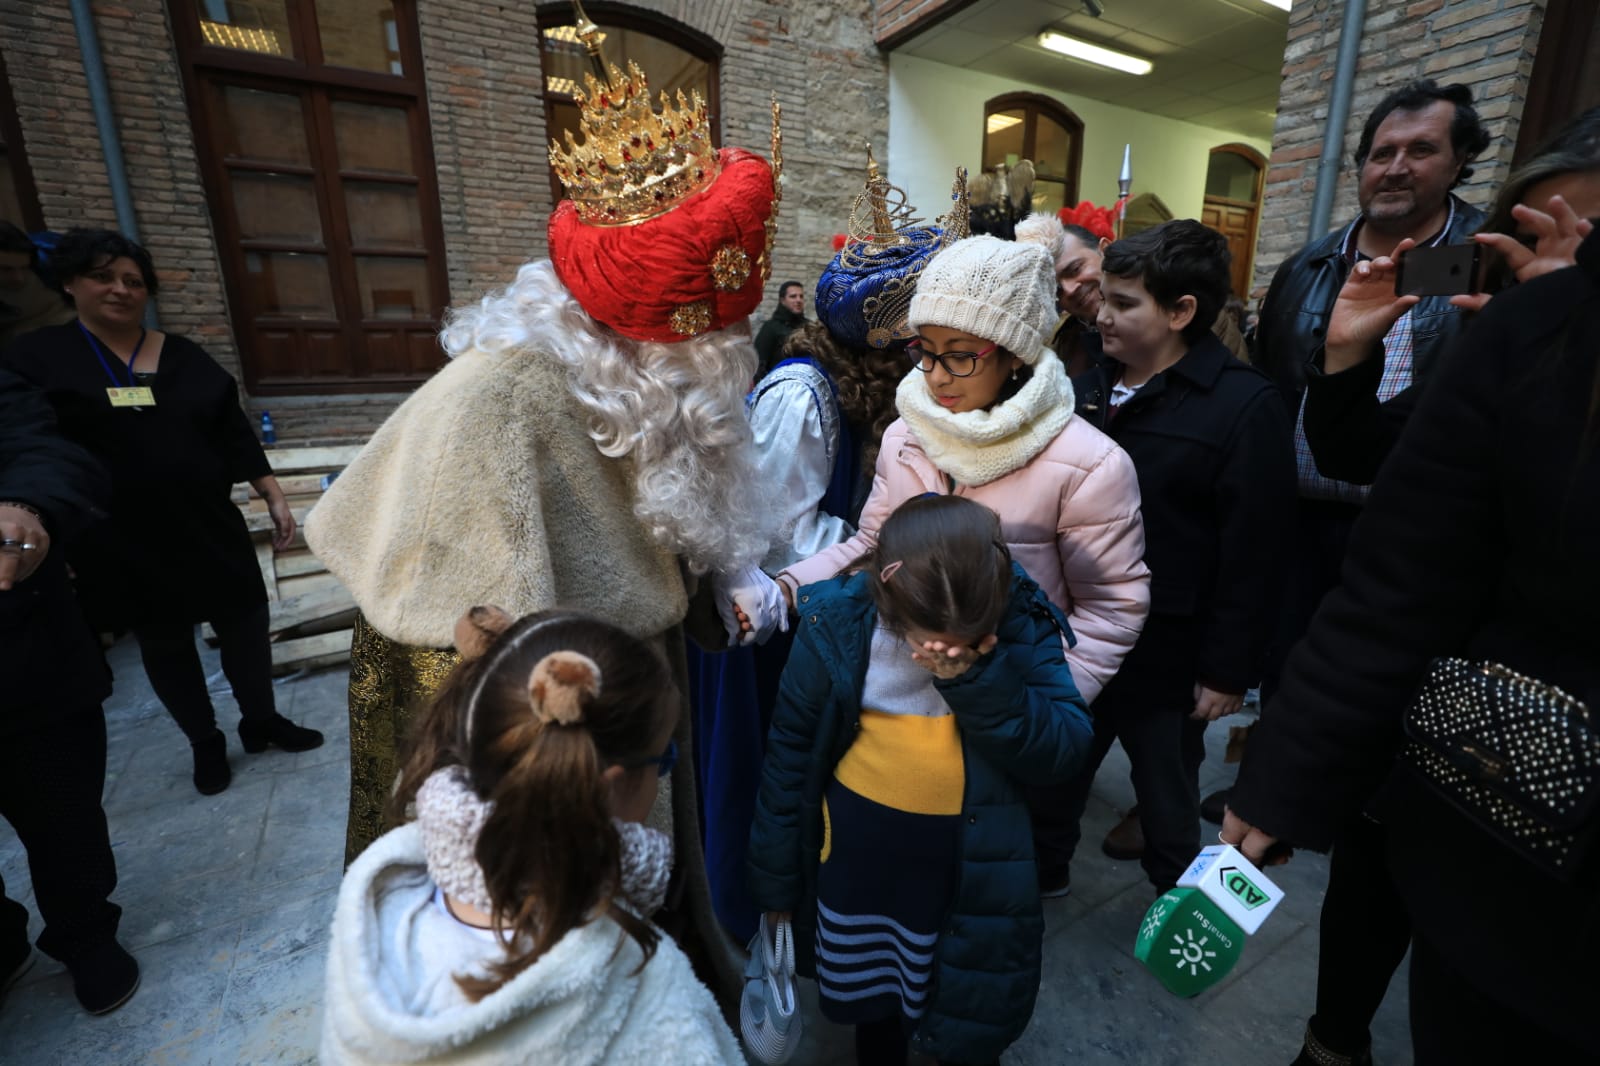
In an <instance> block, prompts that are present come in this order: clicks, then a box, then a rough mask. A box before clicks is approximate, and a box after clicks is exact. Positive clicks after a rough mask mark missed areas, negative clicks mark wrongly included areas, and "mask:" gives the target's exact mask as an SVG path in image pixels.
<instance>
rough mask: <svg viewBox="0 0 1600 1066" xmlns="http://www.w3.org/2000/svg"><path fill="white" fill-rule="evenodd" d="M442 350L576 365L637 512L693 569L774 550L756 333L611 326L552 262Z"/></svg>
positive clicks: (454, 334)
mask: <svg viewBox="0 0 1600 1066" xmlns="http://www.w3.org/2000/svg"><path fill="white" fill-rule="evenodd" d="M442 339H443V343H444V348H445V351H446V352H448V353H449V354H450V355H451V356H458V355H461V354H463V353H465V352H468V351H473V350H477V351H482V352H487V353H490V354H497V353H505V352H510V351H513V350H516V349H529V350H531V351H532V352H537V353H547V354H549V355H550V356H553V357H555V358H556V359H558V360H560V361H561V363H562V364H564V365H565V366H566V368H567V372H568V375H569V377H570V380H571V382H572V392H573V395H574V396H576V397H577V399H578V402H579V403H581V404H582V405H583V406H584V408H585V409H586V410H588V412H589V415H590V420H589V436H590V437H591V438H593V440H594V442H595V445H596V446H597V447H598V448H599V449H600V453H601V454H602V455H606V456H609V457H611V458H613V459H619V458H622V457H624V456H626V457H628V458H630V459H631V460H632V461H633V464H634V471H635V473H634V489H635V493H634V496H635V502H634V514H635V516H636V517H637V518H638V519H639V521H640V522H642V523H644V525H645V526H646V527H647V528H648V529H649V530H650V533H651V535H652V536H653V537H654V538H655V540H656V543H658V544H660V545H662V546H663V547H665V548H667V549H669V550H671V551H673V552H675V553H677V554H678V555H680V556H682V557H683V558H685V559H686V560H687V561H688V563H689V566H690V568H691V569H693V570H694V571H695V572H696V573H704V572H706V571H707V570H731V569H735V568H737V567H740V566H744V565H747V564H753V563H755V562H757V561H759V560H760V559H761V557H762V556H763V555H765V554H766V550H767V543H768V540H769V539H770V531H769V530H767V529H766V528H765V524H764V521H763V517H762V514H761V509H760V508H759V507H758V498H757V495H756V492H755V467H754V462H753V457H754V448H753V445H752V438H751V433H750V423H749V421H748V420H747V419H746V416H745V406H744V396H745V392H746V390H747V389H748V388H749V384H750V379H751V378H752V377H753V376H754V374H755V369H756V351H755V347H754V346H753V345H752V344H751V341H750V337H749V335H748V330H745V331H738V330H733V329H725V330H721V331H718V332H715V333H707V334H704V335H702V336H699V337H693V338H690V339H688V340H684V341H679V342H677V343H674V344H659V343H653V342H647V341H634V340H629V339H628V338H626V337H622V336H620V335H618V334H617V333H615V332H613V331H611V330H609V329H607V328H605V327H604V326H602V325H601V324H600V323H598V322H596V321H595V320H594V319H593V318H590V317H589V314H588V312H586V311H584V309H583V308H582V307H581V306H580V305H579V303H578V301H577V298H576V297H574V296H573V295H572V293H571V292H569V291H568V290H567V288H566V286H564V285H562V284H561V281H560V279H559V278H557V277H556V272H555V268H554V266H553V265H552V264H551V263H550V261H549V260H548V259H541V260H539V261H537V262H532V263H527V264H524V265H523V267H522V269H520V270H518V271H517V277H516V280H515V281H513V282H512V283H511V284H510V285H508V286H506V288H505V289H503V290H498V291H495V292H491V293H489V294H488V295H486V296H485V297H484V298H483V299H482V300H481V301H480V302H479V303H478V304H477V306H469V307H462V308H457V309H455V310H453V311H451V312H450V314H449V315H448V316H447V318H446V320H445V326H444V331H443V335H442Z"/></svg>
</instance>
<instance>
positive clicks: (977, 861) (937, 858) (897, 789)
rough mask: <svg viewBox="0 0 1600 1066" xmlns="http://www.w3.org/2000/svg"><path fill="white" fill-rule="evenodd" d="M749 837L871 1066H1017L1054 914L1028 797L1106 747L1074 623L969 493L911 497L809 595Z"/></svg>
mask: <svg viewBox="0 0 1600 1066" xmlns="http://www.w3.org/2000/svg"><path fill="white" fill-rule="evenodd" d="M796 607H797V609H798V610H799V612H800V625H799V628H798V632H797V635H796V639H795V646H794V651H793V652H792V653H791V655H790V659H789V664H788V667H787V668H786V669H785V671H784V674H783V680H782V684H781V687H780V692H779V697H778V705H777V708H776V710H775V712H774V716H773V721H772V731H771V734H770V736H769V737H768V741H767V756H766V762H765V764H764V766H763V768H762V780H761V790H760V795H759V797H758V800H757V808H756V819H755V824H754V827H753V829H752V831H751V837H750V854H749V865H750V881H751V888H752V891H753V892H754V897H755V900H756V903H757V905H758V906H759V907H760V908H761V909H763V910H765V911H768V912H769V913H770V914H771V916H772V918H773V919H774V920H775V919H777V918H779V917H790V918H792V920H793V923H794V928H795V939H796V942H797V946H798V949H799V950H798V955H799V958H798V969H799V970H800V972H801V973H802V974H804V975H806V976H814V977H815V978H816V979H817V983H818V987H819V990H820V993H821V1001H822V1011H823V1014H825V1015H826V1016H827V1017H828V1018H830V1019H831V1020H833V1021H836V1022H841V1023H845V1024H853V1025H855V1026H856V1057H857V1061H858V1062H860V1063H863V1064H872V1066H878V1064H882V1063H903V1062H905V1061H906V1057H907V1053H908V1049H911V1048H914V1049H915V1050H916V1051H918V1052H919V1053H922V1054H926V1055H932V1056H934V1057H936V1058H937V1059H939V1060H940V1061H941V1062H944V1063H987V1062H992V1061H993V1060H995V1059H997V1058H998V1057H999V1055H1000V1053H1001V1052H1002V1051H1004V1050H1005V1048H1006V1047H1007V1046H1009V1045H1010V1044H1011V1043H1012V1042H1013V1041H1015V1040H1016V1039H1017V1038H1018V1037H1019V1036H1021V1035H1022V1032H1023V1030H1024V1029H1026V1028H1027V1024H1028V1019H1029V1018H1030V1017H1031V1016H1032V1014H1033V1004H1034V999H1035V997H1036V995H1037V993H1038V990H1039V963H1040V944H1041V940H1042V938H1043V935H1044V916H1043V912H1042V910H1041V907H1040V902H1039V887H1038V877H1037V871H1036V870H1035V864H1034V850H1033V831H1032V829H1031V828H1030V824H1029V820H1028V808H1027V804H1026V802H1025V801H1024V798H1023V793H1022V786H1023V785H1025V784H1046V783H1051V782H1059V781H1064V780H1067V779H1069V778H1071V777H1072V775H1073V774H1074V773H1075V772H1076V771H1077V769H1078V768H1079V767H1081V765H1082V764H1083V761H1084V758H1085V757H1086V755H1087V753H1088V750H1089V746H1090V743H1091V736H1092V732H1093V730H1092V727H1091V724H1090V720H1089V714H1088V710H1087V708H1086V707H1085V705H1084V702H1083V699H1082V697H1080V696H1079V695H1078V689H1077V686H1076V685H1075V684H1074V683H1073V680H1072V673H1071V671H1070V670H1069V668H1068V666H1067V663H1066V659H1065V657H1064V651H1065V648H1066V647H1067V646H1068V645H1069V644H1070V642H1071V640H1072V635H1071V633H1070V631H1069V630H1068V628H1067V622H1066V619H1065V618H1064V617H1063V616H1062V615H1061V612H1060V611H1059V610H1058V609H1056V607H1054V606H1053V605H1052V604H1051V603H1050V601H1049V600H1048V599H1047V598H1046V597H1045V595H1044V593H1043V592H1041V591H1040V589H1039V586H1038V585H1036V584H1035V583H1034V582H1033V581H1032V580H1031V579H1029V578H1028V576H1027V575H1026V574H1025V573H1024V572H1023V571H1022V569H1021V568H1020V567H1018V566H1016V565H1015V564H1013V563H1012V561H1011V553H1010V551H1009V550H1008V549H1007V548H1006V544H1005V541H1004V540H1003V539H1002V537H1001V532H1000V522H999V519H998V518H997V517H996V515H995V514H994V512H993V511H991V510H989V509H988V508H987V507H984V506H983V505H982V504H979V503H975V502H973V501H971V500H968V499H965V498H963V497H959V496H925V497H920V498H918V499H914V500H910V501H908V502H907V503H905V504H903V505H901V507H900V508H899V509H898V510H896V511H895V512H894V514H893V515H891V516H890V518H889V519H888V521H887V522H885V523H884V525H883V527H882V529H881V531H880V532H879V535H878V543H877V547H876V548H875V549H874V551H873V552H872V553H871V554H869V555H868V556H867V557H865V558H864V559H863V561H862V564H861V566H860V568H859V570H858V571H857V572H856V573H854V574H853V575H851V576H849V577H839V578H834V579H832V580H830V581H824V582H821V583H819V584H816V585H811V586H808V587H806V588H803V589H801V590H800V593H799V595H798V597H797V600H796Z"/></svg>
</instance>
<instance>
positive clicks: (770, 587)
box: [712, 566, 789, 648]
mask: <svg viewBox="0 0 1600 1066" xmlns="http://www.w3.org/2000/svg"><path fill="white" fill-rule="evenodd" d="M712 591H713V594H714V595H715V597H716V601H717V614H718V616H720V617H721V618H722V625H723V628H725V629H726V630H727V631H728V647H730V648H731V647H734V646H735V645H739V644H765V643H766V642H767V640H768V639H770V638H771V636H772V634H773V633H780V632H781V633H787V632H788V631H789V607H788V604H787V603H785V602H784V599H783V589H782V587H781V586H779V584H778V583H777V582H776V581H774V580H772V578H770V577H768V576H767V575H766V573H765V572H763V571H762V569H761V568H760V567H759V566H746V567H742V568H740V569H738V570H734V571H731V572H726V573H719V574H717V575H716V577H715V578H713V580H712ZM735 606H737V607H738V608H739V609H740V610H742V611H743V612H744V614H745V617H746V618H748V619H750V632H748V633H746V632H744V630H743V628H742V627H741V626H740V624H739V616H738V615H737V614H735V613H734V607H735Z"/></svg>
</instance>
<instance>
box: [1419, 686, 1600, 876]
mask: <svg viewBox="0 0 1600 1066" xmlns="http://www.w3.org/2000/svg"><path fill="white" fill-rule="evenodd" d="M1597 725H1600V723H1596V721H1595V718H1594V715H1593V714H1591V713H1590V710H1589V708H1588V707H1587V706H1586V705H1585V704H1584V703H1583V702H1582V701H1580V700H1579V699H1577V698H1576V697H1574V696H1571V695H1569V694H1568V693H1566V692H1563V691H1562V690H1561V689H1559V688H1556V687H1555V686H1554V685H1547V684H1544V683H1543V682H1540V681H1535V680H1534V679H1532V678H1529V677H1524V676H1523V675H1522V674H1519V673H1517V672H1516V671H1515V670H1512V669H1511V668H1510V667H1507V666H1502V665H1500V664H1499V663H1492V662H1483V663H1473V662H1468V661H1467V660H1465V659H1454V658H1439V659H1435V660H1434V661H1433V663H1432V664H1431V665H1430V666H1429V668H1428V675H1427V677H1426V678H1425V679H1424V681H1423V683H1422V685H1421V687H1420V688H1419V689H1418V691H1417V696H1416V699H1415V700H1414V701H1413V702H1412V704H1411V708H1410V710H1409V711H1407V713H1406V718H1405V733H1406V743H1405V747H1404V749H1403V754H1402V758H1403V759H1404V761H1405V762H1406V763H1407V764H1408V765H1409V766H1410V767H1411V768H1412V770H1414V771H1415V772H1416V773H1417V774H1418V775H1419V776H1420V777H1421V778H1422V779H1423V780H1424V781H1425V782H1426V783H1427V784H1428V785H1429V786H1431V787H1432V789H1433V790H1434V791H1435V792H1437V793H1439V794H1440V795H1442V796H1443V797H1444V798H1445V799H1447V800H1448V801H1449V802H1450V803H1452V804H1454V805H1455V806H1456V807H1457V808H1458V809H1460V810H1461V811H1462V812H1463V813H1464V814H1465V815H1466V816H1467V817H1468V818H1470V819H1471V820H1472V821H1473V822H1475V823H1476V824H1477V825H1478V826H1479V827H1480V828H1481V829H1483V830H1484V831H1486V832H1487V833H1489V834H1490V835H1491V836H1493V837H1494V838H1495V839H1497V840H1499V841H1500V842H1502V843H1503V844H1505V845H1507V846H1508V847H1510V848H1512V849H1513V850H1514V851H1516V852H1517V853H1518V854H1520V855H1521V856H1522V857H1523V858H1525V859H1527V860H1528V861H1529V862H1532V863H1534V864H1535V865H1537V866H1540V867H1542V868H1543V869H1545V870H1546V871H1548V872H1550V873H1552V874H1554V875H1555V876H1556V877H1558V878H1560V879H1561V880H1563V881H1571V880H1573V879H1575V878H1576V877H1577V876H1578V872H1579V870H1580V869H1583V868H1584V867H1586V866H1587V865H1588V860H1589V852H1590V848H1591V846H1592V845H1593V844H1594V842H1595V839H1596V837H1597V836H1600V832H1597V829H1600V825H1597V823H1600V728H1597Z"/></svg>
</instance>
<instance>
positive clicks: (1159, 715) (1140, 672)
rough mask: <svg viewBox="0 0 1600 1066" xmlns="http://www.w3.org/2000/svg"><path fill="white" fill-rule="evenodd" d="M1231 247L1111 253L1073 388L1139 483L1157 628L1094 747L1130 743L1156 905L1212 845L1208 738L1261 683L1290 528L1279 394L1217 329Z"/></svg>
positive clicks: (1156, 246)
mask: <svg viewBox="0 0 1600 1066" xmlns="http://www.w3.org/2000/svg"><path fill="white" fill-rule="evenodd" d="M1228 261H1229V255H1228V248H1227V242H1226V241H1225V240H1224V239H1223V237H1222V235H1221V234H1219V233H1217V232H1216V231H1214V230H1210V229H1207V228H1206V227H1204V226H1202V225H1200V224H1199V223H1198V222H1195V221H1193V220H1192V219H1181V220H1176V221H1172V222H1167V223H1163V224H1162V225H1160V226H1157V227H1156V228H1155V229H1152V230H1147V231H1145V232H1143V233H1140V234H1138V235H1136V236H1133V237H1129V238H1127V239H1125V240H1121V241H1118V242H1116V243H1115V244H1113V245H1111V246H1110V247H1109V248H1108V249H1107V250H1106V255H1105V260H1104V262H1103V263H1102V265H1101V287H1102V289H1103V291H1104V298H1103V299H1102V301H1101V304H1100V313H1099V316H1100V317H1099V326H1100V337H1101V342H1102V344H1103V346H1104V349H1105V354H1106V359H1105V361H1104V362H1103V363H1102V364H1101V365H1100V366H1099V367H1097V368H1095V369H1094V370H1092V371H1090V372H1089V373H1087V374H1085V375H1082V376H1080V377H1079V378H1078V379H1076V380H1075V381H1074V382H1073V384H1074V386H1075V388H1076V390H1077V399H1078V413H1079V414H1080V415H1082V416H1083V417H1085V418H1087V419H1089V420H1090V421H1092V422H1093V423H1094V424H1095V425H1097V426H1099V427H1100V428H1101V429H1103V430H1105V431H1106V433H1107V434H1108V435H1110V437H1111V439H1112V440H1114V441H1116V442H1117V443H1118V444H1120V445H1121V446H1122V447H1123V449H1124V450H1125V451H1126V452H1127V453H1128V455H1129V456H1130V457H1131V458H1132V459H1133V465H1134V468H1135V469H1136V470H1137V471H1138V475H1139V493H1140V497H1141V499H1142V501H1143V502H1142V509H1143V514H1144V531H1145V562H1146V563H1147V564H1148V565H1149V567H1150V618H1149V620H1148V621H1146V622H1145V627H1144V632H1143V633H1142V634H1141V635H1140V637H1139V642H1138V643H1137V644H1136V645H1134V649H1133V651H1132V652H1130V653H1129V655H1128V657H1127V659H1125V660H1124V661H1123V663H1122V668H1121V670H1120V671H1119V672H1118V673H1117V676H1116V677H1115V678H1113V679H1112V681H1111V683H1110V684H1109V685H1107V686H1106V689H1105V691H1104V692H1103V693H1102V694H1101V696H1100V698H1099V699H1098V700H1097V701H1096V702H1095V748H1094V752H1093V754H1092V755H1091V758H1090V763H1089V766H1088V767H1087V768H1086V769H1085V770H1084V772H1083V774H1082V775H1081V776H1080V778H1079V779H1078V782H1077V784H1078V788H1077V790H1076V792H1075V794H1074V797H1073V808H1072V817H1073V821H1074V822H1076V821H1077V820H1079V819H1081V818H1082V814H1083V808H1084V805H1085V804H1086V803H1087V801H1088V796H1089V786H1090V784H1091V783H1092V781H1093V779H1094V772H1095V769H1096V768H1097V767H1098V766H1099V765H1100V761H1101V760H1102V759H1103V758H1104V757H1105V754H1106V752H1107V751H1109V750H1110V747H1111V742H1112V740H1114V739H1119V738H1120V739H1121V741H1122V746H1123V748H1124V749H1126V750H1127V752H1128V758H1129V761H1130V762H1131V763H1132V766H1133V775H1132V776H1133V787H1134V792H1135V794H1136V795H1137V797H1138V800H1139V814H1140V818H1141V820H1142V822H1143V827H1144V837H1145V850H1144V856H1143V858H1142V860H1141V861H1142V863H1143V865H1144V869H1145V873H1146V874H1148V875H1149V878H1150V882H1151V883H1152V884H1153V885H1154V886H1155V888H1156V891H1157V892H1158V893H1159V892H1163V891H1165V890H1166V889H1168V888H1171V887H1172V886H1173V884H1174V883H1175V882H1176V880H1177V878H1178V876H1179V875H1180V874H1181V873H1182V872H1183V871H1184V869H1185V868H1186V867H1187V866H1188V864H1189V862H1190V860H1192V859H1193V858H1194V855H1195V853H1196V852H1197V851H1198V850H1199V847H1200V829H1199V827H1200V799H1199V784H1198V775H1199V771H1200V763H1201V761H1202V760H1203V759H1204V757H1205V741H1204V734H1205V728H1206V724H1207V723H1208V722H1212V721H1215V720H1216V719H1218V718H1221V717H1223V716H1225V715H1228V714H1232V713H1234V712H1236V711H1237V710H1238V709H1239V708H1240V706H1241V705H1242V703H1243V698H1244V693H1245V691H1246V690H1247V689H1249V688H1250V687H1251V686H1252V685H1254V684H1255V683H1256V682H1257V681H1258V680H1259V679H1260V677H1261V670H1262V666H1263V663H1264V660H1265V657H1266V653H1267V648H1268V645H1269V643H1270V641H1271V636H1272V629H1273V626H1274V624H1275V623H1276V621H1277V617H1278V615H1277V595H1278V589H1279V586H1280V585H1281V584H1282V576H1283V565H1284V562H1285V558H1286V556H1285V552H1284V546H1285V545H1286V544H1287V543H1288V531H1289V526H1290V523H1291V521H1292V518H1293V510H1292V509H1293V506H1294V494H1295V472H1294V450H1293V447H1292V444H1291V438H1290V426H1289V418H1288V415H1287V413H1286V412H1285V410H1284V408H1283V404H1282V403H1281V402H1280V398H1279V396H1278V395H1277V393H1276V392H1275V391H1274V389H1273V386H1272V382H1271V381H1269V380H1268V379H1267V378H1266V376H1265V375H1263V374H1262V373H1261V372H1260V371H1258V370H1255V369H1253V368H1252V367H1250V366H1248V365H1246V364H1245V363H1242V362H1240V361H1239V360H1238V359H1235V358H1234V357H1233V356H1232V355H1230V354H1229V352H1228V350H1227V348H1226V347H1224V346H1223V344H1222V342H1221V341H1219V340H1218V339H1217V338H1216V337H1215V336H1214V335H1213V334H1212V332H1211V325H1212V323H1213V322H1214V321H1215V320H1216V317H1217V314H1218V312H1220V311H1221V310H1222V307H1223V305H1224V304H1225V303H1226V301H1227V298H1228V291H1229V290H1228V278H1229V273H1228Z"/></svg>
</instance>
